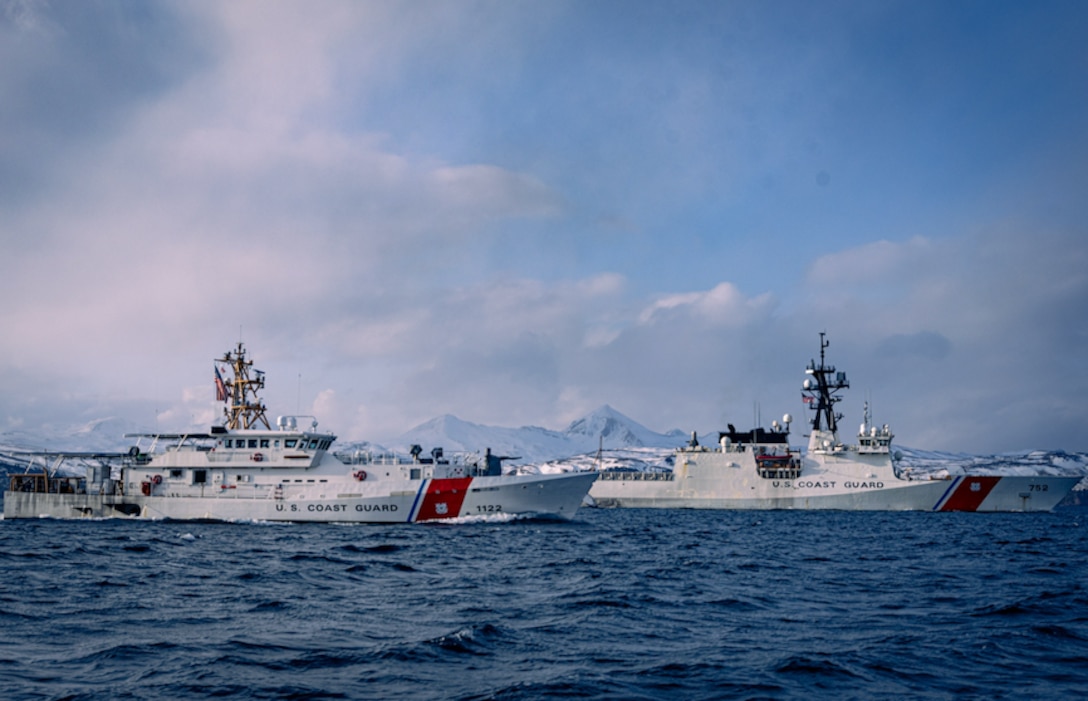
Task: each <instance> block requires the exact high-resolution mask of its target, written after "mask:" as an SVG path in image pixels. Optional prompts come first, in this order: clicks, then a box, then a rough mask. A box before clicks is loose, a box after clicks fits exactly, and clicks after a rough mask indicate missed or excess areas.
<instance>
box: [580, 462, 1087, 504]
mask: <svg viewBox="0 0 1088 701" xmlns="http://www.w3.org/2000/svg"><path fill="white" fill-rule="evenodd" d="M681 472H683V471H682V470H681ZM748 474H749V475H751V476H744V471H742V470H740V469H733V470H729V471H728V472H724V474H721V475H720V476H719V477H718V478H717V479H713V478H708V477H707V476H706V475H705V474H704V475H702V476H699V475H695V476H689V475H684V474H674V475H672V476H671V479H669V478H668V477H670V476H669V475H655V476H654V477H655V478H652V479H646V476H645V475H636V474H630V473H629V474H628V475H608V476H607V477H609V478H606V479H599V480H598V481H597V482H595V483H594V484H593V486H592V487H591V488H590V491H589V496H590V498H591V500H592V502H593V503H594V505H596V506H599V507H606V508H607V507H619V508H656V509H735V510H772V509H798V510H839V511H983V512H986V511H989V512H995V511H1050V510H1052V509H1053V508H1054V507H1055V506H1057V504H1058V503H1059V502H1060V501H1061V500H1062V499H1063V498H1064V497H1065V496H1066V495H1067V494H1069V492H1070V491H1071V490H1072V489H1073V487H1074V486H1075V485H1076V484H1077V482H1079V481H1080V478H1079V477H1057V476H1042V475H1040V476H990V475H986V476H960V477H955V478H952V479H935V480H923V479H917V480H905V479H900V478H897V477H890V478H882V479H881V478H873V477H869V475H870V474H872V473H871V472H868V471H867V470H861V471H858V474H856V475H855V476H851V475H850V473H849V472H844V471H834V472H833V471H824V472H821V473H818V474H808V475H806V474H802V475H801V476H800V477H799V478H797V479H780V480H774V479H763V478H760V477H758V476H755V475H754V474H751V473H748ZM602 477H605V476H604V475H602Z"/></svg>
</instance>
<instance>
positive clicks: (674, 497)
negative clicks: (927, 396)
mask: <svg viewBox="0 0 1088 701" xmlns="http://www.w3.org/2000/svg"><path fill="white" fill-rule="evenodd" d="M828 345H829V344H828V342H827V340H826V339H825V338H824V334H822V333H821V334H820V361H819V363H818V364H817V363H816V361H812V362H810V363H809V365H808V367H807V368H806V370H805V372H806V375H807V377H806V379H805V382H804V384H803V385H802V397H803V399H804V402H805V404H806V405H807V406H808V407H809V408H810V409H811V410H812V411H813V418H812V423H811V432H810V433H809V435H808V439H809V440H808V448H807V450H806V451H805V452H804V453H802V452H801V451H800V450H797V449H793V448H791V447H790V445H789V428H790V425H791V423H792V417H791V416H790V415H788V414H787V415H785V416H784V417H783V420H782V423H781V424H779V423H778V422H774V423H773V424H772V427H771V429H770V430H765V429H762V428H756V429H754V430H752V431H747V432H739V431H737V430H736V429H735V428H734V427H733V426H732V425H730V426H729V430H728V431H723V432H721V433H720V434H719V438H718V444H717V445H716V446H714V447H705V446H702V445H700V444H699V442H698V440H697V437H696V436H694V435H693V436H692V440H691V441H690V442H689V444H688V445H687V446H685V447H683V448H679V449H678V450H677V452H676V455H675V463H674V466H673V470H672V472H657V473H651V472H630V471H620V470H615V471H607V470H606V471H602V472H601V473H600V478H599V479H598V480H597V482H595V483H594V484H593V486H592V487H591V488H590V492H589V494H590V497H591V498H592V500H593V501H594V502H595V503H596V505H598V506H604V507H634V508H697V509H841V510H851V511H863V510H867V511H1049V510H1051V509H1053V508H1054V507H1055V506H1056V505H1057V504H1058V502H1060V501H1061V500H1062V499H1063V498H1064V497H1065V496H1066V495H1067V494H1068V493H1069V492H1070V491H1071V490H1072V489H1073V487H1074V486H1075V485H1076V484H1077V482H1078V481H1079V480H1080V477H1062V476H1052V475H1031V476H1023V475H1014V476H1010V475H963V476H957V477H949V478H947V479H937V478H929V477H918V478H915V477H912V476H911V475H910V474H907V473H906V472H905V471H900V470H899V469H898V468H897V465H896V458H895V454H894V452H893V449H892V438H893V435H892V432H891V429H890V428H889V427H888V426H887V425H886V424H885V425H882V426H874V425H872V424H871V423H870V417H869V410H868V407H866V409H865V420H864V422H863V423H862V425H861V427H860V430H859V431H858V434H857V436H856V437H855V439H854V440H855V441H856V442H853V443H846V442H844V441H842V440H840V438H839V430H838V425H839V420H840V419H841V418H842V415H841V414H839V413H837V412H836V411H835V405H836V404H837V403H838V402H839V401H841V394H840V393H841V391H842V390H844V389H846V388H848V387H849V386H850V385H849V382H848V381H847V379H846V375H845V373H843V372H840V371H837V370H836V369H835V368H834V366H831V365H828V364H827V362H826V358H825V351H826V349H827V347H828Z"/></svg>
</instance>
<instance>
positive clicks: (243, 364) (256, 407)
mask: <svg viewBox="0 0 1088 701" xmlns="http://www.w3.org/2000/svg"><path fill="white" fill-rule="evenodd" d="M216 362H219V363H226V364H227V365H228V366H230V368H231V371H232V372H233V373H234V377H233V379H231V381H230V382H229V394H228V396H227V407H225V408H224V409H223V414H224V416H225V417H226V419H227V428H229V429H231V430H237V429H240V428H241V429H246V428H255V427H256V426H257V424H263V425H264V427H265V428H266V429H269V430H271V429H272V427H271V426H269V424H268V419H267V418H266V417H265V415H264V412H265V406H264V403H262V402H261V399H260V397H258V396H257V390H260V389H264V373H263V372H261V371H260V370H254V371H253V373H254V375H255V377H254V378H251V377H250V376H249V371H250V368H252V367H253V361H252V360H246V349H245V346H244V345H243V344H242V342H241V341H239V342H238V347H237V348H235V349H234V351H233V353H232V352H231V351H227V353H226V354H225V355H224V356H223V357H222V358H219V359H218V360H216Z"/></svg>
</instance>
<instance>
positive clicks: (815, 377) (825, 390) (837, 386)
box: [801, 331, 850, 433]
mask: <svg viewBox="0 0 1088 701" xmlns="http://www.w3.org/2000/svg"><path fill="white" fill-rule="evenodd" d="M825 335H826V332H824V331H821V332H820V364H819V365H816V362H815V361H813V360H810V361H809V362H808V367H807V368H805V374H807V375H811V376H812V378H811V379H806V380H805V383H804V385H803V386H802V389H801V395H802V397H803V398H804V401H805V403H806V404H808V405H809V408H810V409H812V410H813V411H815V412H816V414H815V416H813V417H812V430H813V431H820V430H824V429H826V430H828V431H830V432H832V433H835V432H836V431H837V430H838V421H839V419H841V418H842V414H836V413H835V404H837V403H838V402H840V401H842V397H840V396H838V395H837V394H836V392H838V391H839V390H842V389H846V388H847V387H849V386H850V383H849V382H848V381H847V380H846V373H845V372H835V366H834V365H828V364H827V363H826V362H825V356H824V351H825V350H826V349H827V347H828V346H829V345H831V342H830V341H828V340H825V339H824V336H825ZM832 376H834V377H832Z"/></svg>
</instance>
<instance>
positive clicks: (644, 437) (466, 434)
mask: <svg viewBox="0 0 1088 701" xmlns="http://www.w3.org/2000/svg"><path fill="white" fill-rule="evenodd" d="M684 440H685V434H684V433H683V432H681V431H671V432H669V433H656V432H654V431H651V430H650V429H648V428H646V427H645V426H643V425H642V424H640V423H638V422H637V421H634V420H633V419H631V418H629V417H627V416H624V415H623V414H621V413H620V412H618V411H616V410H615V409H613V408H612V407H610V406H608V405H605V406H602V407H601V408H599V409H597V410H596V411H593V412H591V413H589V414H587V415H586V416H584V417H582V418H580V419H578V420H576V421H573V422H571V424H570V425H569V426H568V427H567V428H566V429H564V430H562V431H552V430H549V429H546V428H541V427H539V426H522V427H521V428H503V427H500V426H484V425H481V424H474V423H471V422H469V421H463V420H461V419H458V418H457V417H456V416H450V415H448V414H447V415H445V416H439V417H438V418H435V419H431V420H430V421H428V422H426V423H424V424H420V425H419V426H416V427H415V428H413V429H411V430H410V431H408V432H406V433H404V434H402V435H400V436H398V437H397V438H396V439H394V440H392V441H390V446H391V447H393V448H394V449H396V450H398V451H402V452H406V451H407V449H408V447H410V446H411V445H412V444H418V445H420V446H422V447H423V449H424V452H429V451H430V449H431V448H432V447H438V446H440V447H442V448H443V449H444V450H446V451H450V452H458V453H460V452H482V451H484V450H485V449H487V448H490V449H491V452H492V453H494V454H496V455H508V456H517V457H519V458H520V460H518V461H516V462H518V463H542V462H547V461H549V460H556V459H558V458H564V457H569V456H571V455H578V454H581V453H587V452H593V453H596V451H597V449H598V448H599V447H602V446H603V447H604V448H607V449H625V448H659V449H660V448H664V449H667V450H669V451H671V450H672V449H673V448H676V447H677V446H679V445H682V444H683V442H684Z"/></svg>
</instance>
